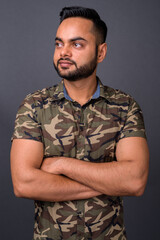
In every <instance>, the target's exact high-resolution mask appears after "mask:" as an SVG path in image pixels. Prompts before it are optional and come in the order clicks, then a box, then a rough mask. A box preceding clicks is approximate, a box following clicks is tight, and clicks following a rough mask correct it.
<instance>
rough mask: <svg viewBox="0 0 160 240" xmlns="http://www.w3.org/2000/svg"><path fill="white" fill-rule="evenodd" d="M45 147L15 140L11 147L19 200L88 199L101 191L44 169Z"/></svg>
mask: <svg viewBox="0 0 160 240" xmlns="http://www.w3.org/2000/svg"><path fill="white" fill-rule="evenodd" d="M42 160H43V144H42V143H41V142H38V141H33V140H26V139H14V140H13V143H12V148H11V173H12V180H13V186H14V192H15V195H16V196H17V197H24V198H30V199H36V200H42V201H67V200H76V199H86V198H90V197H94V196H97V195H99V194H100V193H98V192H97V191H95V190H93V189H91V188H90V187H87V186H85V185H83V184H80V183H78V182H76V181H74V180H71V179H69V178H67V177H64V176H59V175H54V174H51V173H48V172H44V171H42V170H41V169H40V166H41V164H42Z"/></svg>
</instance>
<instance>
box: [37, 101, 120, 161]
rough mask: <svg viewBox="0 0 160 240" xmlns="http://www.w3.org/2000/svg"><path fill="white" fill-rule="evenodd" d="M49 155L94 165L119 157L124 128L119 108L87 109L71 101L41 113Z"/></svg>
mask: <svg viewBox="0 0 160 240" xmlns="http://www.w3.org/2000/svg"><path fill="white" fill-rule="evenodd" d="M39 122H40V124H41V129H42V136H43V143H44V150H45V156H46V157H48V156H65V157H73V158H78V159H83V160H86V161H92V162H104V161H110V160H113V159H114V158H115V148H116V138H117V135H118V134H119V132H120V129H121V127H122V122H123V121H122V119H121V117H120V116H119V113H118V109H117V108H113V107H111V106H109V105H108V104H106V103H98V104H89V105H88V106H86V107H85V108H82V107H80V106H79V107H78V106H76V105H75V106H74V105H73V104H71V103H69V102H67V103H64V104H62V105H52V104H51V105H50V106H49V107H48V108H47V109H42V111H41V112H40V113H39Z"/></svg>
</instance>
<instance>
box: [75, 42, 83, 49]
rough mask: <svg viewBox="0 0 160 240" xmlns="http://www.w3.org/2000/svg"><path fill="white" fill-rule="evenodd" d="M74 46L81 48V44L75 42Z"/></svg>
mask: <svg viewBox="0 0 160 240" xmlns="http://www.w3.org/2000/svg"><path fill="white" fill-rule="evenodd" d="M74 47H76V48H81V47H82V44H81V43H77V42H75V43H74Z"/></svg>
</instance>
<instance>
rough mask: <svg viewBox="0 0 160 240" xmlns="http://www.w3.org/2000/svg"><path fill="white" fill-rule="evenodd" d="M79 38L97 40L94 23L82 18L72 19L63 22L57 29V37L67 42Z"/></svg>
mask: <svg viewBox="0 0 160 240" xmlns="http://www.w3.org/2000/svg"><path fill="white" fill-rule="evenodd" d="M77 36H78V37H82V38H85V39H86V40H89V39H90V40H91V39H92V40H95V34H94V31H93V22H92V21H91V20H89V19H85V18H81V17H71V18H67V19H65V20H63V22H62V23H61V24H60V25H59V27H58V29H57V34H56V37H59V38H61V39H66V40H67V39H72V38H75V37H77Z"/></svg>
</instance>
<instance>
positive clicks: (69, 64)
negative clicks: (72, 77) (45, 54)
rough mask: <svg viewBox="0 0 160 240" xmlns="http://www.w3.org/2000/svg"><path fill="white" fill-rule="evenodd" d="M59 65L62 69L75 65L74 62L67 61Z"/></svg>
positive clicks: (61, 61) (62, 61)
mask: <svg viewBox="0 0 160 240" xmlns="http://www.w3.org/2000/svg"><path fill="white" fill-rule="evenodd" d="M58 64H59V65H60V66H61V68H69V67H70V66H71V65H73V63H72V62H70V61H66V60H60V61H59V62H58Z"/></svg>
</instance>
